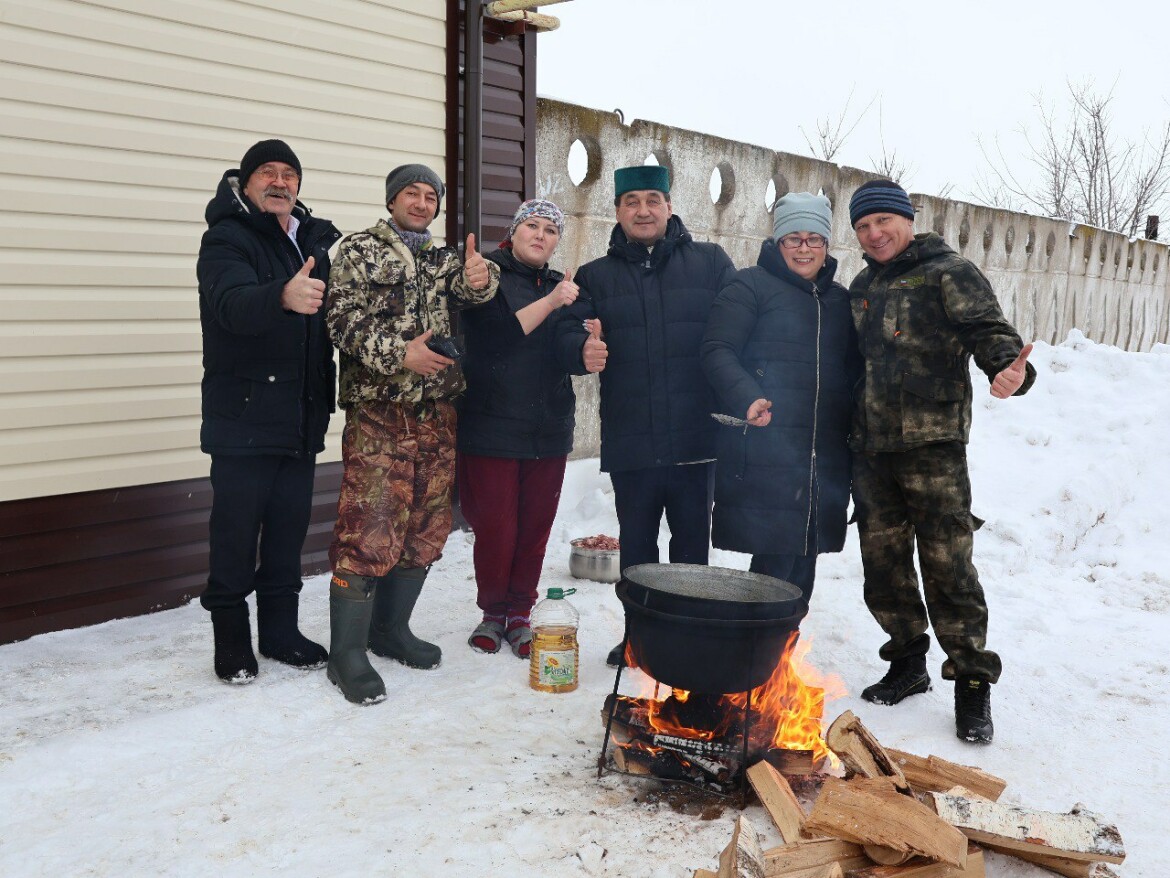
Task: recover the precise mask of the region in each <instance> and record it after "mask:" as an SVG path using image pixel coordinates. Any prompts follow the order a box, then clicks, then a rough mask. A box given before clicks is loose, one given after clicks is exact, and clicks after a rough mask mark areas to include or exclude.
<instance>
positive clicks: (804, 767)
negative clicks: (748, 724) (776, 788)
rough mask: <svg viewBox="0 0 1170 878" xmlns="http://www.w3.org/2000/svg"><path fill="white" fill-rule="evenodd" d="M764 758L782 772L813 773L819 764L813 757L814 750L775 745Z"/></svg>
mask: <svg viewBox="0 0 1170 878" xmlns="http://www.w3.org/2000/svg"><path fill="white" fill-rule="evenodd" d="M764 759H766V760H767V761H768V762H769V763H771V765H772V767H773V768H775V769H776V770H777V771H779V772H780V773H781V774H791V775H799V774H812V773H813V772H814V771H816V770H817V766H818V761H817V760H815V759H813V751H812V750H785V749H783V748H780V747H773V748H772V749H771V750H769V751H768V752H766V753H765V754H764ZM822 761H823V760H822Z"/></svg>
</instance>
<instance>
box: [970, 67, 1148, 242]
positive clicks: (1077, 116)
mask: <svg viewBox="0 0 1170 878" xmlns="http://www.w3.org/2000/svg"><path fill="white" fill-rule="evenodd" d="M1068 88H1069V95H1070V98H1071V105H1070V107H1069V109H1068V117H1067V120H1066V121H1065V122H1064V123H1063V124H1061V122H1060V120H1059V119H1058V116H1057V111H1056V109H1055V108H1054V107H1053V106H1051V105H1048V104H1046V103H1045V102H1044V100H1043V96H1042V95H1037V96H1036V98H1035V104H1036V108H1037V110H1038V111H1039V117H1040V131H1039V133H1037V134H1033V133H1032V132H1031V131H1029V130H1028V128H1027V127H1026V126H1023V127H1021V128H1020V133H1021V134H1022V135H1023V137H1024V140H1025V142H1026V143H1027V150H1026V151H1025V154H1024V160H1025V161H1026V163H1027V164H1029V165H1031V166H1032V167H1033V168H1035V169H1037V171H1038V174H1036V175H1034V176H1033V177H1028V178H1025V177H1024V176H1023V175H1022V173H1018V172H1017V171H1016V170H1014V169H1013V167H1012V165H1011V163H1010V162H1009V161H1008V160H1007V158H1005V156H1004V153H1003V148H1002V147H1001V146H1000V144H999V140H998V138H997V139H996V142H995V154H994V155H989V153H988V149H987V147H986V146H985V144H984V143H983V141H982V140H980V141H979V147H980V149H981V150H982V151H983V156H984V159H985V160H986V161H987V165H988V171H987V173H986V174H983V175H981V178H980V180H979V182H978V184H977V186H976V189H975V193H974V194H975V195H976V197H978V198H980V199H981V200H982V201H984V202H986V203H987V204H990V205H993V206H995V207H1006V208H1009V209H1012V210H1032V211H1036V212H1039V213H1043V214H1045V215H1047V216H1053V217H1059V218H1060V219H1067V220H1071V221H1074V222H1083V223H1088V224H1090V225H1094V226H1099V227H1101V228H1104V229H1110V230H1112V231H1117V232H1124V233H1125V234H1127V235H1129V236H1131V237H1133V236H1134V235H1136V234H1137V233H1138V230H1139V228H1141V227H1142V225H1141V224H1142V222H1143V221H1144V219H1145V217H1146V214H1147V213H1149V212H1151V211H1152V210H1154V209H1156V208H1158V206H1159V205H1160V204H1161V203H1162V202H1163V201H1164V200H1165V199H1166V197H1167V195H1168V194H1170V121H1167V122H1165V123H1164V124H1163V125H1162V126H1161V128H1160V129H1159V130H1158V131H1157V132H1156V134H1154V135H1151V133H1150V132H1149V131H1148V130H1147V131H1145V132H1143V135H1142V138H1141V140H1140V141H1138V142H1134V141H1128V140H1120V139H1119V138H1118V136H1117V134H1116V131H1115V130H1114V124H1113V118H1112V114H1111V111H1110V103H1111V102H1112V101H1113V90H1112V89H1110V91H1109V92H1108V93H1106V94H1104V95H1101V94H1098V93H1096V92H1094V91H1093V90H1092V89H1091V88H1090V86H1089V85H1080V86H1073V85H1072V84H1071V83H1070V84H1069V86H1068Z"/></svg>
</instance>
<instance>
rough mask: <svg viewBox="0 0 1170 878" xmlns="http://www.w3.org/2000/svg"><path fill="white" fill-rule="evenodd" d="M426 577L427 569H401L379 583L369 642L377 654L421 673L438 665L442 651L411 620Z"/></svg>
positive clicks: (394, 570)
mask: <svg viewBox="0 0 1170 878" xmlns="http://www.w3.org/2000/svg"><path fill="white" fill-rule="evenodd" d="M426 578H427V568H426V567H402V566H398V567H395V568H394V569H393V570H391V571H390V572H389V573H387V574H386V575H385V576H383V577H382V578H381V579H379V580H378V586H377V589H376V590H375V592H374V620H373V623H372V624H371V625H370V641H369V646H370V651H371V652H372V653H373V654H374V655H380V656H381V657H382V658H388V659H394V660H395V661H399V662H402V664H404V665H406V666H407V667H410V668H419V669H421V670H430V669H431V668H437V667H438V666H439V662H441V661H442V660H443V650H442V649H440V648H439V647H438V646H437V645H436V644H434V643H427V642H426V641H425V640H420V639H419V638H417V637H415V636H414V634H413V633H412V632H411V630H410V617H411V614H412V613H414V605H415V603H416V602H417V601H418V596H419V592H421V591H422V587H423V583H424V582H425V581H426Z"/></svg>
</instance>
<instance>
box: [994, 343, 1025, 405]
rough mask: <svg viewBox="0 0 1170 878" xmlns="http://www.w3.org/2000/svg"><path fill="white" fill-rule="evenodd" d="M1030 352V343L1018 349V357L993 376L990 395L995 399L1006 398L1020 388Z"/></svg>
mask: <svg viewBox="0 0 1170 878" xmlns="http://www.w3.org/2000/svg"><path fill="white" fill-rule="evenodd" d="M1030 353H1032V346H1031V345H1030V344H1026V345H1024V349H1023V350H1022V351H1020V355H1019V356H1018V357H1016V358H1015V359H1014V360H1012V363H1011V365H1010V366H1008V367H1007V368H1006V369H1004V370H1003V371H1002V372H1000V373H999V374H998V375H996V376H995V380H994V381H992V382H991V395H992V396H994V397H995V398H996V399H1007V398H1008V397H1009V396H1011V395H1012V394H1013V393H1015V392H1016V391H1017V390H1019V389H1020V386H1021V385H1022V384H1023V383H1024V379H1025V378H1026V377H1027V376H1028V370H1027V368H1026V366H1027V363H1028V354H1030Z"/></svg>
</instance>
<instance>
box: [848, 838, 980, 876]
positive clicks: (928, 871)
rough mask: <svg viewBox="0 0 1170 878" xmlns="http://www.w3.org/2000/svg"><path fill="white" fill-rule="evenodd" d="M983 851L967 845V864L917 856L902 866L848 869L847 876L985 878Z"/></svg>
mask: <svg viewBox="0 0 1170 878" xmlns="http://www.w3.org/2000/svg"><path fill="white" fill-rule="evenodd" d="M985 876H986V873H985V872H984V869H983V851H981V850H980V849H979V847H978V846H977V845H974V844H969V845H968V846H967V864H966V865H965V866H962V867H959V866H949V865H947V864H946V863H932V862H930V861H929V860H924V859H921V858H915V859H914V860H912V861H911V862H909V863H906V864H905V865H902V866H864V867H861V868H858V869H846V870H845V878H985Z"/></svg>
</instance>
